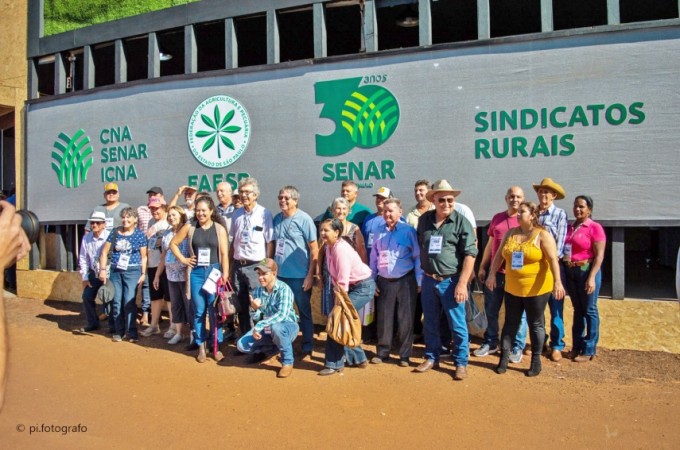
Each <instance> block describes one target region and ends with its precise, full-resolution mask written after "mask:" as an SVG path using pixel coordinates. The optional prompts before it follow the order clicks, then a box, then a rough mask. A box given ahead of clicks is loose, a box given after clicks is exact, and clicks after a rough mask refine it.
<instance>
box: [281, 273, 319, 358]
mask: <svg viewBox="0 0 680 450" xmlns="http://www.w3.org/2000/svg"><path fill="white" fill-rule="evenodd" d="M279 280H281V281H283V282H284V283H286V284H287V285H288V287H289V288H290V289H291V290H292V291H293V296H294V297H295V305H296V306H297V309H298V313H299V314H300V329H301V330H302V351H303V352H311V351H312V349H313V348H314V322H313V321H312V290H311V289H310V290H308V291H305V290H303V289H302V284H303V283H304V281H305V279H304V278H284V277H279Z"/></svg>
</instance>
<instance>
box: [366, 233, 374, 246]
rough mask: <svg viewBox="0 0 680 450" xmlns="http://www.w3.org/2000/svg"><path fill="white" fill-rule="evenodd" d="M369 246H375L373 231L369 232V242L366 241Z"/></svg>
mask: <svg viewBox="0 0 680 450" xmlns="http://www.w3.org/2000/svg"><path fill="white" fill-rule="evenodd" d="M366 245H367V246H368V248H371V247H373V233H368V242H367V243H366Z"/></svg>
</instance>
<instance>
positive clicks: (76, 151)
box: [52, 128, 94, 189]
mask: <svg viewBox="0 0 680 450" xmlns="http://www.w3.org/2000/svg"><path fill="white" fill-rule="evenodd" d="M53 146H54V148H55V149H56V151H52V170H54V172H55V173H56V174H57V181H58V182H59V184H60V185H62V186H64V187H65V188H69V189H70V188H77V187H78V186H80V185H81V184H83V183H84V182H85V180H87V173H88V171H89V170H90V167H92V164H93V163H94V158H93V157H92V145H90V137H89V136H87V135H86V134H85V130H83V129H82V128H81V129H79V130H78V131H77V132H76V133H75V134H74V135H73V137H71V136H69V135H68V134H66V133H64V132H61V133H59V137H58V139H57V140H56V141H54V144H53Z"/></svg>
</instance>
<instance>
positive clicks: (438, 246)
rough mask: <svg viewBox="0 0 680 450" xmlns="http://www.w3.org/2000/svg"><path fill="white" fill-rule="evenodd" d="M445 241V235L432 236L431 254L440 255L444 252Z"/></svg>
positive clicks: (429, 250) (429, 251)
mask: <svg viewBox="0 0 680 450" xmlns="http://www.w3.org/2000/svg"><path fill="white" fill-rule="evenodd" d="M443 243H444V237H443V236H430V248H429V249H428V251H427V252H428V253H429V254H430V255H438V254H439V253H441V252H442V244H443Z"/></svg>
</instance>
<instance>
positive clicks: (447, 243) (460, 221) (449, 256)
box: [418, 210, 477, 276]
mask: <svg viewBox="0 0 680 450" xmlns="http://www.w3.org/2000/svg"><path fill="white" fill-rule="evenodd" d="M435 221H436V211H434V210H432V211H427V212H426V213H425V214H423V215H422V216H421V217H420V220H419V221H418V242H419V243H420V266H421V267H422V269H423V272H426V273H430V274H433V275H439V276H447V275H454V274H456V273H458V271H459V270H460V268H462V265H463V260H464V259H465V257H466V256H472V257H476V256H477V246H476V245H475V242H476V240H477V237H476V236H475V230H474V229H473V228H472V225H471V224H470V222H469V221H468V220H467V219H466V218H465V217H463V216H462V215H461V214H459V213H458V212H456V211H454V212H453V214H451V215H450V216H449V217H447V218H446V219H445V220H444V222H443V223H442V225H441V226H440V227H439V228H437V227H436V226H435ZM433 236H442V246H441V252H439V253H430V241H431V240H432V237H433Z"/></svg>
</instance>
